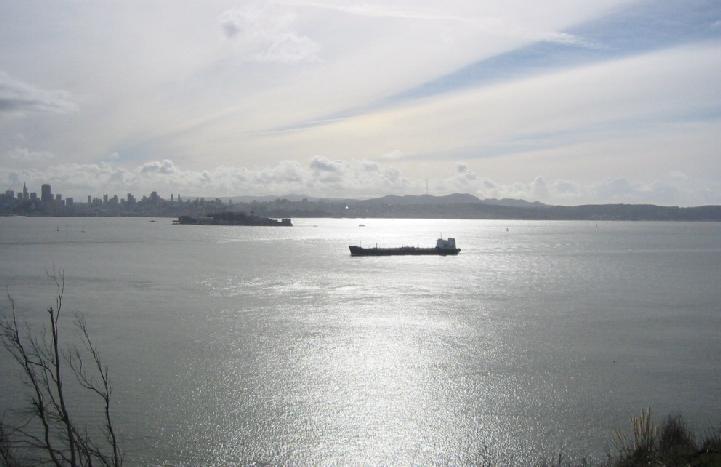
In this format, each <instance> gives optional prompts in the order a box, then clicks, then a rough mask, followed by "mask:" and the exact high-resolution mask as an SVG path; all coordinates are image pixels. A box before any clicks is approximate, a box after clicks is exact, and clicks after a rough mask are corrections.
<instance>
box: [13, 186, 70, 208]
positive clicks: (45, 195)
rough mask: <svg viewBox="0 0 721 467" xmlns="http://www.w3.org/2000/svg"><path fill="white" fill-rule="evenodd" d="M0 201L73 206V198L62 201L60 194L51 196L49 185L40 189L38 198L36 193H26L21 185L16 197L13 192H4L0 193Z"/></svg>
mask: <svg viewBox="0 0 721 467" xmlns="http://www.w3.org/2000/svg"><path fill="white" fill-rule="evenodd" d="M0 201H2V202H4V203H7V202H12V201H16V202H18V203H32V204H38V203H40V204H43V205H46V206H50V205H53V206H72V205H73V204H74V200H73V198H66V199H63V195H61V194H60V193H57V194H53V192H52V188H51V187H50V185H48V184H45V185H42V186H41V187H40V198H38V194H37V193H36V192H32V193H28V187H27V185H26V184H24V183H23V191H18V193H17V197H16V195H15V191H14V190H6V191H5V193H4V194H3V193H0Z"/></svg>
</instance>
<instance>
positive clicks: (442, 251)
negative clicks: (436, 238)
mask: <svg viewBox="0 0 721 467" xmlns="http://www.w3.org/2000/svg"><path fill="white" fill-rule="evenodd" d="M348 248H349V249H350V255H351V256H408V255H438V256H446V255H457V254H458V253H459V252H460V251H461V249H460V248H437V247H436V248H417V247H414V246H402V247H400V248H378V247H376V248H363V247H360V246H349V247H348Z"/></svg>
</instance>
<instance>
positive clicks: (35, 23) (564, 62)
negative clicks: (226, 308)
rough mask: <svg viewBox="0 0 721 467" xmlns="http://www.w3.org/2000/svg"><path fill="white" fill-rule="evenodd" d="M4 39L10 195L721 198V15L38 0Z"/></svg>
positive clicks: (334, 1) (0, 71) (642, 2)
mask: <svg viewBox="0 0 721 467" xmlns="http://www.w3.org/2000/svg"><path fill="white" fill-rule="evenodd" d="M0 31H2V33H1V34H2V40H1V41H0V190H5V189H7V188H10V187H12V186H15V187H17V186H18V185H20V184H21V183H22V182H23V181H27V182H28V183H30V184H32V185H33V186H36V185H38V186H39V185H40V184H42V183H50V184H51V185H52V186H53V187H54V188H55V189H56V190H57V191H58V192H60V193H63V194H65V195H66V196H71V197H74V198H76V199H80V198H82V197H83V196H87V193H103V192H104V191H109V192H117V193H123V192H126V191H133V192H138V193H139V192H149V191H151V190H158V192H159V193H167V194H169V193H170V192H172V191H180V192H183V193H188V195H189V196H223V197H225V196H242V195H278V196H282V195H284V194H287V193H302V194H307V195H309V196H347V197H373V196H381V195H384V194H389V193H393V194H420V193H424V192H425V188H426V180H428V188H429V192H431V193H433V194H444V193H453V192H467V193H472V194H474V195H476V196H479V197H482V198H485V197H496V198H502V197H510V198H522V199H527V200H538V201H543V202H547V203H553V204H580V203H605V202H632V203H640V202H649V203H657V204H678V205H700V204H721V154H719V149H718V148H719V147H721V87H720V86H719V85H718V83H719V82H721V3H719V2H717V1H710V0H684V1H682V0H669V1H664V2H651V1H647V0H591V1H586V2H566V1H562V0H550V1H548V2H529V1H521V0H519V1H501V0H490V1H487V2H474V1H468V0H454V1H449V2H443V3H442V4H441V3H438V2H431V1H419V2H405V1H388V2H369V3H368V2H365V3H363V4H349V3H346V2H341V1H339V0H323V1H318V2H309V1H305V0H292V1H279V2H260V1H249V2H234V1H228V0H209V1H205V2H198V3H189V4H183V7H182V8H181V7H178V5H177V3H176V2H171V1H170V0H150V4H149V5H148V4H143V5H142V6H141V5H139V4H132V3H131V4H128V3H125V2H109V3H105V4H96V3H93V2H72V1H65V0H61V1H60V3H53V4H52V5H48V4H47V3H45V2H40V1H39V0H27V1H23V2H0ZM108 31H112V33H108Z"/></svg>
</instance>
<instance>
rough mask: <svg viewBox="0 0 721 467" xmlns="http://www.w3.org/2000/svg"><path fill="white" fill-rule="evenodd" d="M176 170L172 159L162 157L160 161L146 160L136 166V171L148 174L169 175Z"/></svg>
mask: <svg viewBox="0 0 721 467" xmlns="http://www.w3.org/2000/svg"><path fill="white" fill-rule="evenodd" d="M177 171H178V170H177V169H176V168H175V164H174V163H173V161H171V160H169V159H163V160H162V161H153V162H147V163H145V164H143V165H141V166H140V167H138V172H139V173H141V174H143V175H148V174H161V175H171V174H174V173H176V172H177Z"/></svg>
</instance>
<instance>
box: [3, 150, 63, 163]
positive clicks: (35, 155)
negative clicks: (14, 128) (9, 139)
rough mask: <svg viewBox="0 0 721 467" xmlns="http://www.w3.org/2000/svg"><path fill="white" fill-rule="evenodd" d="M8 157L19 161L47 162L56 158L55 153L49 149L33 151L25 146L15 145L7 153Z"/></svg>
mask: <svg viewBox="0 0 721 467" xmlns="http://www.w3.org/2000/svg"><path fill="white" fill-rule="evenodd" d="M6 157H7V158H8V159H10V160H12V161H15V162H19V163H32V162H47V161H50V160H52V159H54V158H55V154H53V153H51V152H48V151H33V150H31V149H28V148H25V147H15V148H13V149H11V150H9V151H7V153H6Z"/></svg>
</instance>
